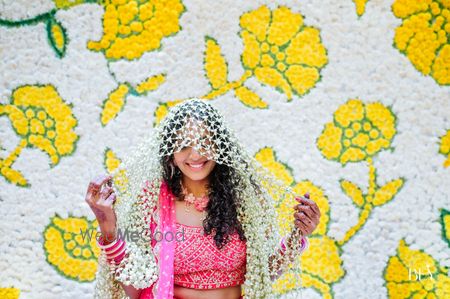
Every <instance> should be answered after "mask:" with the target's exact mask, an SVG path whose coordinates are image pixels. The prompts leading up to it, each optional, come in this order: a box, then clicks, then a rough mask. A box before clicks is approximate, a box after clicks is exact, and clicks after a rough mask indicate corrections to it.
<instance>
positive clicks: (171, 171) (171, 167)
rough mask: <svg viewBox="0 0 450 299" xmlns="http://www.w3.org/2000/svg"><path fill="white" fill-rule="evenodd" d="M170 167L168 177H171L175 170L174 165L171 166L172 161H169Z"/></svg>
mask: <svg viewBox="0 0 450 299" xmlns="http://www.w3.org/2000/svg"><path fill="white" fill-rule="evenodd" d="M169 167H170V178H171V179H172V178H173V175H174V172H175V166H173V163H169Z"/></svg>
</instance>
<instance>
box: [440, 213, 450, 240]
mask: <svg viewBox="0 0 450 299" xmlns="http://www.w3.org/2000/svg"><path fill="white" fill-rule="evenodd" d="M440 210H441V217H440V219H439V220H440V222H441V227H442V237H443V238H444V240H445V241H447V244H448V247H450V211H449V210H446V209H440Z"/></svg>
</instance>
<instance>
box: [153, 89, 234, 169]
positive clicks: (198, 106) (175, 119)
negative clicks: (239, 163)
mask: <svg viewBox="0 0 450 299" xmlns="http://www.w3.org/2000/svg"><path fill="white" fill-rule="evenodd" d="M159 138H160V147H159V149H160V151H159V155H160V156H169V155H172V154H173V153H176V152H179V151H181V150H182V149H184V148H185V147H192V148H194V149H195V150H196V151H197V152H199V154H200V155H202V156H204V157H206V158H207V159H209V160H214V161H216V162H217V163H219V164H227V165H230V166H232V165H233V164H234V162H233V157H234V159H236V157H238V149H237V148H238V147H237V144H236V142H235V138H234V137H233V135H232V133H231V131H230V130H229V128H227V126H226V125H225V123H224V120H223V117H222V115H221V114H220V113H219V111H217V110H216V109H215V108H214V107H213V106H211V105H210V104H209V103H207V102H206V101H205V100H201V99H197V98H193V99H190V100H187V101H184V102H183V103H180V104H178V105H176V106H174V107H173V108H172V109H171V110H170V111H169V114H168V115H167V116H166V118H165V119H164V120H163V121H162V122H161V124H160V126H159Z"/></svg>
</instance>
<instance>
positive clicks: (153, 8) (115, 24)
mask: <svg viewBox="0 0 450 299" xmlns="http://www.w3.org/2000/svg"><path fill="white" fill-rule="evenodd" d="M103 5H104V7H105V13H104V15H103V36H102V38H101V40H100V41H90V42H89V43H88V48H89V49H90V50H93V51H101V52H103V53H104V54H105V56H106V58H108V59H113V60H115V59H128V60H132V59H136V58H140V57H141V56H142V55H143V54H144V53H145V52H149V51H153V50H156V49H158V48H159V47H160V46H161V40H162V39H163V38H164V37H168V36H170V35H173V34H176V33H177V32H178V31H179V30H180V28H181V27H180V25H179V19H180V16H181V14H182V13H183V12H184V10H185V7H184V6H183V4H182V2H181V1H180V0H150V1H148V0H146V1H135V0H105V1H103Z"/></svg>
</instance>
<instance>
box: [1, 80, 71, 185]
mask: <svg viewBox="0 0 450 299" xmlns="http://www.w3.org/2000/svg"><path fill="white" fill-rule="evenodd" d="M1 115H7V116H8V117H9V120H10V121H11V124H12V127H13V129H14V130H15V132H16V133H17V135H19V136H20V137H21V138H22V139H21V141H20V143H19V145H18V146H17V148H16V149H15V150H14V151H13V152H12V153H11V154H10V156H9V157H7V158H6V159H4V160H0V172H1V174H2V175H3V176H4V177H5V178H6V179H7V180H9V181H10V182H12V183H14V184H17V185H20V186H26V185H27V181H26V179H25V178H24V177H23V175H22V174H21V173H20V172H18V171H16V170H13V169H12V168H11V165H12V164H13V163H14V161H15V160H16V159H17V157H18V156H19V154H20V152H21V151H22V149H23V148H25V147H30V148H32V147H36V148H38V149H40V150H42V151H44V152H45V153H46V154H47V155H48V156H49V158H50V161H51V166H52V167H54V166H55V165H57V164H58V163H59V161H60V159H61V157H62V156H66V155H69V154H71V153H73V152H74V150H75V144H76V141H77V140H78V138H79V137H78V135H77V134H76V133H75V132H74V131H73V129H74V128H75V126H76V125H77V120H76V118H75V117H74V116H73V113H72V106H71V105H69V104H66V103H64V101H63V99H62V98H61V97H60V96H59V94H58V92H57V91H56V89H55V87H53V86H52V85H44V86H31V85H26V86H21V87H19V88H17V89H16V90H14V92H13V94H12V100H11V103H10V104H0V116H1Z"/></svg>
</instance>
